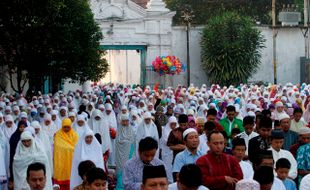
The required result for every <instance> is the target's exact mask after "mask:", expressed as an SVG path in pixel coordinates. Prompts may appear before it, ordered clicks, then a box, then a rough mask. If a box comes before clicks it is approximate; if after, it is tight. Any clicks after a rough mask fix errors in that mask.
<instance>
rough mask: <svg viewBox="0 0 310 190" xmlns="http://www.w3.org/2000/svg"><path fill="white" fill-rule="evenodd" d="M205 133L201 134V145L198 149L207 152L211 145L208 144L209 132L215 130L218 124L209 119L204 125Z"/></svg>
mask: <svg viewBox="0 0 310 190" xmlns="http://www.w3.org/2000/svg"><path fill="white" fill-rule="evenodd" d="M203 128H204V134H202V135H200V136H199V146H198V150H199V151H201V152H202V153H203V154H207V153H208V151H209V146H208V138H207V136H208V134H209V132H210V131H213V130H214V129H215V128H216V126H215V123H214V122H212V121H207V122H206V123H205V124H204V126H203Z"/></svg>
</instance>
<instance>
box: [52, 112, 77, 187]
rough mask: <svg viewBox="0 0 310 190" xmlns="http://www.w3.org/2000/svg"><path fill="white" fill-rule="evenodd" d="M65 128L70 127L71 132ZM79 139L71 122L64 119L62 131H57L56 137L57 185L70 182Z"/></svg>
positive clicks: (55, 170) (55, 173) (55, 178)
mask: <svg viewBox="0 0 310 190" xmlns="http://www.w3.org/2000/svg"><path fill="white" fill-rule="evenodd" d="M65 126H70V127H71V129H70V131H68V132H65V131H64V127H65ZM78 138H79V137H78V134H77V133H76V132H75V131H74V130H73V129H72V122H71V120H70V119H69V118H65V119H63V121H62V129H61V130H59V131H57V133H56V134H55V137H54V139H55V140H54V180H55V183H58V184H67V183H68V181H69V180H70V174H71V166H72V159H73V153H74V148H75V145H76V143H77V142H78ZM64 158H66V159H64Z"/></svg>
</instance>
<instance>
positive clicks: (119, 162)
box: [115, 114, 135, 190]
mask: <svg viewBox="0 0 310 190" xmlns="http://www.w3.org/2000/svg"><path fill="white" fill-rule="evenodd" d="M119 119H120V123H119V126H118V128H117V135H116V139H115V162H116V176H117V184H116V190H122V189H124V187H123V184H122V178H123V177H122V176H123V167H124V165H125V163H126V161H127V160H129V159H131V158H132V156H133V155H134V152H135V150H134V149H135V148H134V147H135V133H134V131H133V128H132V127H131V126H130V124H129V115H128V114H121V115H120V117H119Z"/></svg>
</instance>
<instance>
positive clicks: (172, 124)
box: [160, 116, 179, 179]
mask: <svg viewBox="0 0 310 190" xmlns="http://www.w3.org/2000/svg"><path fill="white" fill-rule="evenodd" d="M178 127H179V125H178V121H177V118H176V117H174V116H171V117H169V120H168V123H167V124H166V126H163V130H162V131H163V133H162V136H161V139H160V148H161V157H162V160H163V162H164V163H165V166H166V169H167V175H171V176H168V179H172V160H173V152H172V150H171V149H170V148H169V147H168V146H167V141H168V137H169V134H170V132H171V131H172V130H173V129H175V128H178ZM169 177H170V178H169Z"/></svg>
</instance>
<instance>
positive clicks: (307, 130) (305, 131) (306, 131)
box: [298, 127, 310, 135]
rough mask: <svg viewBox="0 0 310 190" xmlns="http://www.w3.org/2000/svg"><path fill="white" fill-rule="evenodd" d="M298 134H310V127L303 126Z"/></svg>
mask: <svg viewBox="0 0 310 190" xmlns="http://www.w3.org/2000/svg"><path fill="white" fill-rule="evenodd" d="M298 134H300V135H306V134H310V128H308V127H301V128H300V129H299V131H298Z"/></svg>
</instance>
